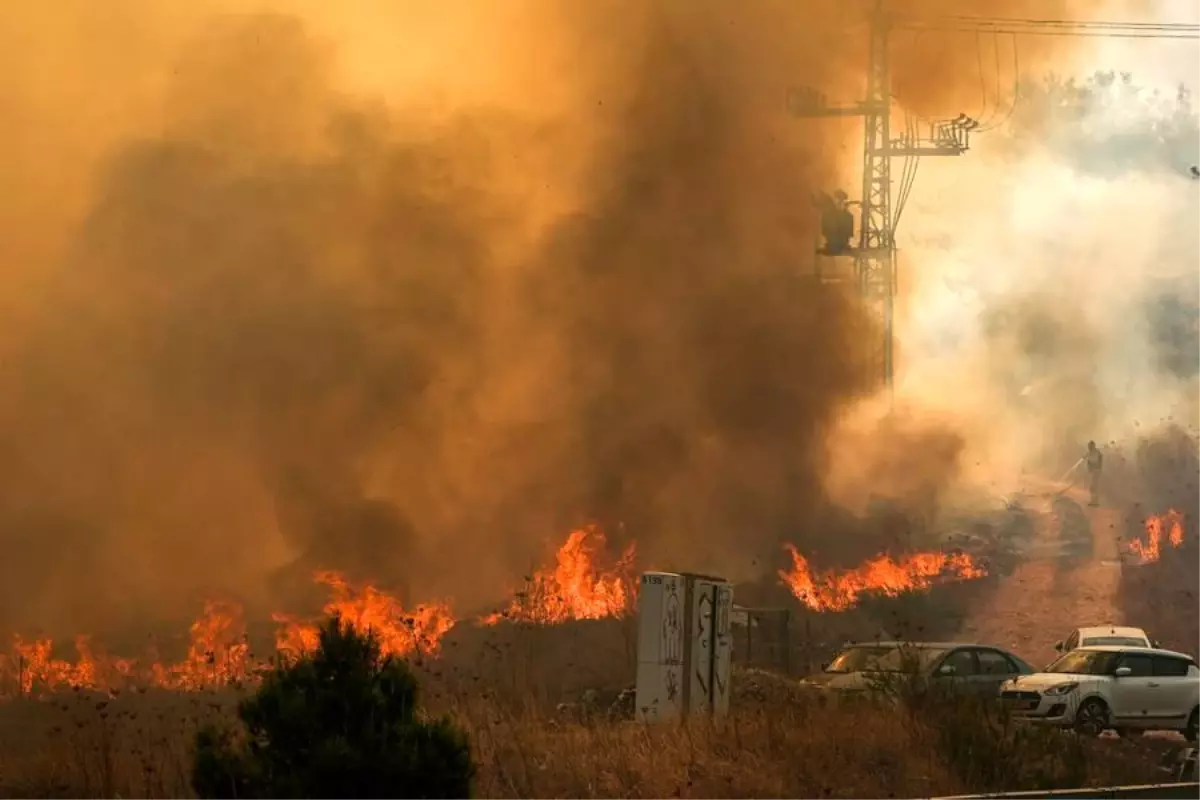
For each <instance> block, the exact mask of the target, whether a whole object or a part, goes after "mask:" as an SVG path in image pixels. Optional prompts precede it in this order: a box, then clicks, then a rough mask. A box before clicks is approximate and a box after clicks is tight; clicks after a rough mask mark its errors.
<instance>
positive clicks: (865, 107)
mask: <svg viewBox="0 0 1200 800" xmlns="http://www.w3.org/2000/svg"><path fill="white" fill-rule="evenodd" d="M890 30H891V20H890V19H889V18H888V16H887V14H886V13H885V10H884V4H883V0H875V3H874V9H873V14H872V17H871V28H870V41H869V46H868V57H867V92H866V96H865V97H864V98H863V100H861V101H860V102H858V103H855V104H853V105H849V106H841V107H838V106H831V105H829V103H828V101H827V99H826V98H825V96H824V95H822V94H821V93H820V92H818V91H816V90H814V89H811V88H804V89H800V90H797V91H793V92H791V93H790V94H789V97H788V108H789V110H790V111H791V112H792V113H793V114H794V115H795V116H798V117H862V118H863V128H864V131H863V134H864V135H863V162H862V199H861V201H860V202H861V209H860V214H859V228H858V246H857V247H855V248H854V249H853V251H852V252H850V253H847V255H852V256H853V258H854V281H855V284H856V288H857V290H858V292H859V295H860V297H861V298H862V301H863V304H864V306H865V307H867V308H868V309H869V310H871V311H872V312H874V313H875V314H876V319H877V320H878V322H879V329H880V332H881V334H882V336H881V339H880V340H878V343H877V347H876V348H875V350H874V354H875V357H874V358H873V359H872V363H871V374H872V379H873V380H879V379H882V381H883V383H884V384H885V385H886V386H887V387H888V388H889V389H890V388H891V386H892V381H893V378H894V376H895V354H894V347H893V341H894V333H893V324H894V312H895V299H896V237H895V230H894V225H895V217H894V215H893V213H892V175H891V172H892V164H891V161H892V159H893V158H897V157H903V158H919V157H921V156H949V155H954V156H956V155H961V154H962V153H964V152H966V150H967V148H968V136H969V133H970V131H972V130H974V128H975V127H977V126H978V123H977V122H976V121H975V120H973V119H971V118H970V117H966V116H964V115H959V117H957V118H956V119H953V120H949V121H945V122H939V123H934V124H932V125H931V126H930V131H929V136H928V138H920V137H914V136H909V135H905V136H904V137H902V138H901V139H899V140H893V139H892V136H891V112H892V105H891V98H892V95H891V76H890V73H889V64H888V59H889V57H888V42H889V34H890ZM815 271H816V272H817V275H818V278H820V277H821V270H820V269H819V268H818V269H816V270H815Z"/></svg>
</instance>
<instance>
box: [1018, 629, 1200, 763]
mask: <svg viewBox="0 0 1200 800" xmlns="http://www.w3.org/2000/svg"><path fill="white" fill-rule="evenodd" d="M1000 698H1001V700H1002V701H1003V702H1004V703H1006V704H1007V705H1008V706H1009V707H1010V708H1011V709H1012V711H1013V713H1014V714H1016V715H1018V716H1020V717H1022V718H1024V719H1027V720H1030V721H1033V722H1040V723H1045V724H1048V725H1057V726H1061V727H1064V728H1075V729H1076V730H1077V731H1079V732H1080V733H1085V734H1088V735H1091V736H1098V735H1099V734H1100V733H1101V732H1102V731H1104V730H1107V729H1112V730H1115V731H1116V732H1117V733H1119V734H1122V735H1125V734H1128V733H1134V732H1141V731H1150V730H1154V731H1157V730H1164V731H1179V732H1180V733H1183V734H1184V735H1185V736H1187V738H1188V740H1189V741H1191V742H1195V741H1196V725H1197V717H1198V715H1200V666H1197V665H1196V662H1195V660H1194V659H1193V658H1192V657H1191V656H1187V655H1184V654H1183V653H1173V652H1171V651H1170V650H1159V649H1156V648H1151V647H1119V646H1116V645H1102V646H1100V647H1082V648H1079V649H1078V650H1072V651H1071V652H1069V653H1064V654H1063V655H1061V656H1059V658H1058V659H1057V660H1056V661H1055V662H1054V663H1053V664H1051V665H1050V666H1048V667H1046V669H1045V670H1043V671H1042V672H1038V673H1035V674H1033V675H1021V676H1018V677H1016V678H1013V679H1012V680H1009V681H1006V682H1005V683H1004V684H1003V685H1002V686H1001V687H1000Z"/></svg>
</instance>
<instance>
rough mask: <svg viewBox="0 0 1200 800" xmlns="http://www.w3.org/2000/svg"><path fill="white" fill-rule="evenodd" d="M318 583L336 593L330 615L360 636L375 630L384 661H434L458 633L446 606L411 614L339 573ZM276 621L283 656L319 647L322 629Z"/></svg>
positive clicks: (319, 575)
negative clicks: (390, 658) (361, 632)
mask: <svg viewBox="0 0 1200 800" xmlns="http://www.w3.org/2000/svg"><path fill="white" fill-rule="evenodd" d="M316 580H317V582H318V583H322V584H324V585H326V586H328V587H329V588H330V589H331V590H332V591H333V598H332V599H331V600H330V601H329V602H328V603H326V604H325V609H324V611H325V615H326V616H333V615H335V614H336V615H338V616H340V617H341V618H342V619H343V620H345V621H346V622H348V623H350V624H352V625H353V626H354V627H356V628H358V629H359V630H368V629H369V630H371V631H372V632H373V633H375V635H376V636H378V637H379V641H380V647H381V649H382V650H383V653H384V655H394V656H408V655H413V654H415V655H435V654H436V653H437V650H438V644H439V643H440V641H441V639H442V637H443V636H445V635H446V632H447V631H449V630H450V629H451V628H453V627H454V623H455V619H454V615H453V614H451V613H450V608H449V606H447V605H445V604H440V603H439V604H433V605H424V606H417V607H416V609H415V610H414V611H413V612H411V613H409V612H407V611H405V610H404V607H403V606H401V605H400V602H399V601H398V600H396V598H394V597H392V596H391V595H389V594H386V593H385V592H382V591H380V590H379V589H376V588H375V587H374V586H362V587H354V586H351V585H350V584H349V583H347V581H346V579H345V578H343V577H342V576H341V575H339V574H338V573H336V572H319V573H317V575H316ZM273 616H274V619H275V621H276V622H277V623H279V625H280V628H279V631H278V632H277V633H276V635H275V646H276V648H277V649H278V650H279V651H280V652H283V653H293V654H294V653H297V652H300V651H303V650H311V649H313V648H314V647H316V644H317V634H318V630H319V623H317V622H302V621H297V620H296V619H294V618H292V617H289V616H286V615H283V614H275V615H273Z"/></svg>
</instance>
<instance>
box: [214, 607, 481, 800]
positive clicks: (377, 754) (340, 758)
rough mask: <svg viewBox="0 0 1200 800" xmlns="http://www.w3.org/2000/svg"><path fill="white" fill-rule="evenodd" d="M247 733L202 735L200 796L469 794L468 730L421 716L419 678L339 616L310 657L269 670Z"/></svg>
mask: <svg viewBox="0 0 1200 800" xmlns="http://www.w3.org/2000/svg"><path fill="white" fill-rule="evenodd" d="M238 717H239V718H240V721H241V723H242V725H241V726H240V730H220V729H216V728H212V727H210V728H206V729H204V730H202V731H200V733H199V734H198V735H197V740H196V756H195V763H194V765H193V771H192V784H193V788H194V789H195V790H196V793H197V794H198V795H199V796H200V797H364V798H365V797H469V796H470V790H471V782H472V778H473V776H474V766H473V764H472V762H471V756H470V748H469V746H468V743H467V738H466V735H465V734H464V733H462V732H461V731H460V730H458V729H456V728H455V727H454V726H453V725H452V724H451V723H450V722H449V721H448V720H446V719H439V720H424V719H422V718H420V717H419V716H418V714H417V681H416V678H414V677H413V674H412V672H411V671H410V670H409V668H408V665H407V664H405V663H404V662H403V661H399V660H396V659H394V658H392V657H390V656H386V657H385V656H383V655H382V654H381V652H380V647H379V640H378V638H377V637H376V636H375V635H374V634H372V633H370V632H367V633H361V632H359V631H356V630H355V629H354V628H353V627H352V626H349V625H345V624H343V623H342V621H341V620H340V619H338V618H337V617H334V618H332V619H331V620H329V621H328V622H327V623H326V624H325V625H324V626H323V627H322V629H321V632H320V639H319V644H318V646H317V648H316V650H315V651H314V652H312V653H308V654H304V655H303V656H301V657H300V658H298V659H295V660H294V661H291V662H289V663H283V664H280V665H279V666H278V667H276V668H275V669H274V670H272V671H271V672H269V673H268V674H267V675H266V676H265V678H264V680H263V684H262V686H261V687H260V688H259V690H258V692H257V693H256V694H255V695H254V696H253V697H250V698H248V699H247V700H245V701H243V702H242V703H241V704H240V705H239V707H238Z"/></svg>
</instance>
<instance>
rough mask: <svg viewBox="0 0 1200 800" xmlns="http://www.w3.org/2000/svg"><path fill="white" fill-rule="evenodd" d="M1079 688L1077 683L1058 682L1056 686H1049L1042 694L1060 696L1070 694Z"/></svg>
mask: <svg viewBox="0 0 1200 800" xmlns="http://www.w3.org/2000/svg"><path fill="white" fill-rule="evenodd" d="M1078 688H1079V684H1078V683H1060V684H1059V685H1058V686H1051V687H1050V688H1049V689H1047V690H1046V691H1044V692H1042V694H1044V695H1047V696H1049V697H1062V696H1063V695H1064V694H1070V693H1071V692H1073V691H1075V690H1076V689H1078Z"/></svg>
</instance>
